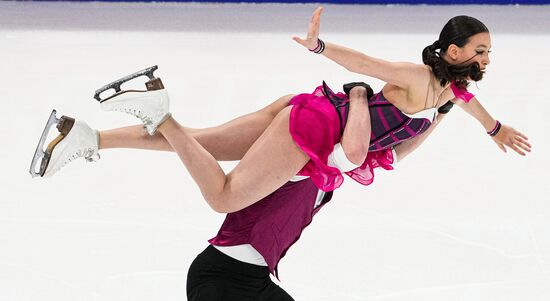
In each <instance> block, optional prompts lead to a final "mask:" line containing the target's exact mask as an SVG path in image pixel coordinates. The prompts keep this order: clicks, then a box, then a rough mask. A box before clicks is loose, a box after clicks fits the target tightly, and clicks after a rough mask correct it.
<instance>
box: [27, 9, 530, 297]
mask: <svg viewBox="0 0 550 301" xmlns="http://www.w3.org/2000/svg"><path fill="white" fill-rule="evenodd" d="M321 12H322V8H319V9H317V10H316V11H315V12H314V15H313V18H312V21H311V22H310V26H309V31H308V36H307V38H306V39H300V38H297V37H296V38H295V40H296V41H297V42H298V43H300V44H301V45H303V46H306V47H307V48H308V49H310V50H312V51H314V52H317V53H322V54H323V55H324V56H326V57H327V58H329V59H331V60H333V61H335V62H336V63H338V64H340V65H342V66H344V67H345V68H347V69H348V70H350V71H353V72H356V73H360V74H364V75H368V76H373V77H376V78H379V79H381V80H384V81H386V82H387V84H386V85H385V86H384V88H383V89H382V91H381V92H379V93H378V94H376V95H374V96H372V97H367V95H368V94H369V91H368V87H365V86H364V85H361V84H356V85H351V86H348V90H349V92H348V94H349V97H347V96H346V95H344V94H342V93H333V92H332V91H331V90H330V89H329V88H328V87H327V86H320V87H318V88H316V89H315V91H314V92H313V93H311V94H300V95H296V96H285V97H282V98H280V99H279V100H277V101H275V102H274V103H272V104H271V105H269V106H268V107H266V108H264V109H262V110H260V111H258V112H255V113H252V114H249V115H245V116H243V117H240V118H238V119H236V120H233V121H231V122H229V123H227V124H224V125H221V126H219V127H215V128H210V129H202V130H194V129H188V128H184V127H182V126H181V125H179V124H178V123H177V122H176V120H175V119H174V118H172V117H171V116H170V113H169V110H168V97H167V94H166V91H165V89H164V87H163V86H162V83H161V82H160V80H159V79H157V78H154V77H152V71H151V72H150V74H148V75H150V77H151V78H152V79H151V81H150V82H148V83H147V89H148V90H147V91H141V92H140V91H120V83H121V82H123V81H125V80H128V78H126V79H122V80H121V81H119V82H117V83H115V85H114V86H113V85H111V86H109V87H107V88H110V87H114V88H115V90H116V91H117V93H116V94H115V95H113V96H112V97H109V98H107V99H100V98H99V97H98V99H99V100H100V101H102V107H103V109H105V110H118V111H125V112H128V113H131V114H133V115H136V116H138V117H140V118H141V119H142V120H143V122H144V125H145V127H146V128H147V131H148V133H149V135H152V136H146V135H144V134H143V133H142V132H141V129H139V127H136V126H134V127H128V128H122V129H115V130H111V131H104V132H101V133H97V132H96V131H93V130H91V129H90V128H89V127H88V126H87V125H86V124H84V123H82V122H79V121H76V122H75V121H74V120H72V119H70V118H67V117H62V118H61V119H60V120H58V119H56V118H54V119H52V120H54V121H55V123H57V125H58V128H59V130H60V131H61V135H60V136H59V137H58V138H57V139H55V140H54V141H52V143H50V145H49V147H48V149H47V150H46V152H45V158H44V159H42V161H41V168H40V171H39V173H38V174H41V175H48V174H50V175H51V174H53V173H54V172H56V171H57V170H58V169H59V168H60V167H61V166H62V165H63V164H64V163H65V162H66V161H70V160H72V159H74V158H76V157H78V156H83V157H85V158H87V159H90V160H93V159H94V158H95V157H96V156H97V153H98V151H97V150H98V149H99V148H103V149H106V148H114V147H126V148H142V149H158V150H173V151H175V152H176V153H177V154H178V156H179V157H180V159H181V161H182V162H183V163H184V165H185V166H186V168H187V169H188V171H189V172H190V174H191V175H192V177H193V179H194V180H195V181H196V182H197V184H198V186H199V188H200V190H201V192H202V194H203V196H204V198H205V200H206V201H207V203H208V204H209V205H210V206H211V207H212V208H213V209H214V210H215V211H217V212H224V213H228V215H227V217H226V220H225V221H224V224H223V225H222V227H221V229H220V231H219V232H218V235H217V236H216V237H214V238H213V239H211V240H210V243H211V246H209V247H208V248H207V249H206V250H205V251H204V252H203V253H201V254H200V255H199V256H198V257H197V258H196V259H195V261H194V262H193V264H192V265H191V267H190V270H189V275H188V287H187V290H188V297H189V299H190V300H292V298H291V297H290V296H289V295H288V294H287V293H286V292H284V290H282V289H281V288H279V287H278V286H276V285H275V284H274V283H273V282H272V281H271V280H270V278H269V273H270V272H271V273H274V274H275V275H276V274H277V272H276V271H277V269H276V267H277V263H278V262H279V260H280V259H281V258H282V257H283V256H284V255H285V253H286V251H287V250H288V248H290V246H291V245H292V244H293V243H294V242H296V241H297V240H298V239H299V237H300V234H301V232H302V231H303V229H304V228H305V227H306V226H307V225H309V223H310V222H311V220H312V217H313V215H314V214H316V213H317V212H318V211H319V209H320V208H321V207H323V206H324V205H325V204H326V203H327V202H328V201H329V200H330V198H331V196H332V190H334V189H335V188H337V187H339V186H340V185H341V183H342V172H346V173H347V174H348V175H349V176H350V177H352V178H353V179H354V180H356V181H358V182H360V183H362V184H365V185H368V184H370V183H371V182H372V179H373V176H374V175H373V169H374V168H376V167H383V168H386V169H391V164H392V163H393V162H394V160H401V159H403V158H404V157H405V156H406V155H408V154H409V153H411V152H412V151H413V150H414V149H416V148H417V147H418V146H419V145H420V144H421V143H422V142H423V141H424V140H425V139H426V138H427V137H428V135H429V134H430V133H431V132H433V130H434V129H435V128H436V125H437V124H438V123H439V122H440V121H441V120H442V119H443V116H444V115H443V114H444V113H446V112H448V110H449V109H450V107H451V106H452V104H453V103H457V104H459V106H460V107H461V108H463V109H464V110H465V111H466V112H468V113H469V114H471V115H472V116H474V117H475V118H476V119H477V120H478V121H479V122H480V123H481V124H482V125H483V126H484V127H485V128H486V130H487V133H488V134H489V135H490V136H491V137H492V138H493V139H494V141H495V142H496V143H497V145H498V146H499V147H500V148H501V149H502V150H503V151H506V147H509V148H512V149H513V150H515V151H516V152H518V153H519V154H520V155H525V152H528V151H530V148H531V146H530V144H529V143H528V142H527V137H525V136H524V135H523V134H521V133H519V132H518V131H516V130H514V129H513V128H511V127H509V126H506V125H503V124H501V123H500V122H498V121H496V120H494V119H493V118H492V117H491V116H490V115H489V114H488V112H487V111H486V110H484V109H483V107H482V106H481V104H480V103H479V102H478V101H477V99H476V98H475V97H474V96H473V95H471V94H470V93H468V92H467V91H466V86H467V82H468V81H470V80H474V81H477V80H480V79H481V78H482V75H483V71H484V70H485V68H486V67H487V65H488V64H489V63H490V60H489V57H488V54H489V49H490V45H491V43H490V35H489V32H488V30H487V28H486V27H485V26H484V25H483V24H482V23H481V22H480V21H478V20H476V19H474V18H471V17H466V16H459V17H455V18H452V19H451V20H450V21H449V22H448V23H447V24H446V25H445V26H444V28H443V30H442V31H441V34H440V36H439V39H438V40H437V41H436V42H434V43H433V44H432V45H429V46H427V47H426V48H425V49H424V51H423V60H424V65H417V64H412V63H392V62H387V61H383V60H380V59H376V58H372V57H370V56H368V55H365V54H362V53H360V52H357V51H354V50H351V49H348V48H345V47H342V46H338V45H335V44H330V43H324V42H323V41H321V40H319V39H318V32H319V21H320V14H321ZM361 86H363V87H361ZM367 99H368V100H367ZM449 101H450V102H449ZM348 105H349V109H348V107H347V106H348ZM434 110H438V111H439V114H436V113H434V114H432V112H431V111H434ZM425 111H430V114H429V116H430V118H424V117H419V116H418V115H417V113H421V112H425ZM52 115H53V116H54V117H55V114H52ZM434 116H435V117H434ZM52 123H53V122H52ZM41 141H43V139H42V140H41ZM39 147H40V146H39ZM342 149H343V150H342ZM35 158H37V157H36V156H35ZM239 159H240V160H241V161H240V162H239V164H238V165H237V166H236V167H235V169H234V170H233V171H231V172H230V173H229V174H227V175H226V174H225V173H224V172H223V170H222V169H221V168H220V167H219V165H218V163H217V161H216V160H239ZM31 173H32V171H31ZM295 175H299V176H301V178H299V179H295V180H298V181H289V180H292V178H293V176H295ZM325 192H326V193H325Z"/></svg>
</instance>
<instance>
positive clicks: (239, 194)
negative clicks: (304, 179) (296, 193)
mask: <svg viewBox="0 0 550 301" xmlns="http://www.w3.org/2000/svg"><path fill="white" fill-rule="evenodd" d="M290 109H291V107H286V108H284V109H283V110H281V111H280V112H279V114H277V116H276V117H275V118H274V119H273V121H272V122H271V124H270V125H269V126H268V127H267V128H266V129H265V131H263V133H262V134H261V135H260V137H259V138H258V139H256V141H255V142H254V143H253V144H252V146H251V147H250V149H249V150H248V151H247V152H246V154H245V155H244V156H243V158H242V159H241V161H240V162H239V164H237V166H236V167H235V169H233V170H232V171H231V172H230V173H229V174H228V175H226V174H225V173H224V171H223V170H222V169H221V167H220V166H219V164H218V162H217V161H216V159H215V157H214V156H212V155H211V154H210V153H209V152H208V150H207V149H205V148H204V147H202V146H201V144H200V143H199V142H198V141H197V140H195V139H194V138H193V135H192V133H191V131H190V130H188V129H186V128H184V127H182V126H181V125H179V124H178V122H177V121H176V120H175V119H173V118H172V117H171V118H169V119H168V120H166V121H165V122H164V123H163V124H162V125H161V126H159V128H158V131H159V132H160V133H161V134H162V135H163V136H164V137H165V138H166V140H167V141H168V143H170V145H171V146H172V148H173V149H174V150H175V151H176V152H177V153H178V156H179V157H180V159H181V161H182V162H183V164H184V165H185V167H186V168H187V170H188V171H189V173H190V174H191V176H192V177H193V179H194V180H195V182H196V183H197V184H198V186H199V188H200V190H201V192H202V194H203V196H204V198H205V200H206V201H207V202H208V204H209V205H210V206H211V207H212V208H213V209H214V210H215V211H218V212H233V211H237V210H240V209H242V208H245V207H247V206H249V205H251V204H253V203H255V202H256V201H258V200H260V199H262V198H263V197H265V196H267V195H268V194H270V193H271V192H273V191H275V190H276V189H277V188H279V187H280V186H282V185H283V184H284V183H286V182H287V181H288V180H289V179H290V178H291V177H292V176H294V175H295V174H296V173H297V172H298V171H300V169H301V168H302V167H303V166H304V165H305V164H306V163H307V161H308V160H309V157H308V156H307V155H306V154H305V153H304V152H303V151H302V150H301V149H300V148H299V147H298V146H297V145H296V144H295V143H294V141H293V140H292V137H291V135H290V132H289V120H290Z"/></svg>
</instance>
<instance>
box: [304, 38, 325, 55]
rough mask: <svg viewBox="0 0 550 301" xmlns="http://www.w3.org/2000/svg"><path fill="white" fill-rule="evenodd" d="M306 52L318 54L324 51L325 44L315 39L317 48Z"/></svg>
mask: <svg viewBox="0 0 550 301" xmlns="http://www.w3.org/2000/svg"><path fill="white" fill-rule="evenodd" d="M308 50H309V51H311V52H313V53H317V54H320V53H322V52H323V51H324V50H325V42H323V40H321V39H319V38H317V47H315V48H314V49H308Z"/></svg>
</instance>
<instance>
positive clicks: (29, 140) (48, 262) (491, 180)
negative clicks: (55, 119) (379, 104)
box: [0, 2, 550, 301]
mask: <svg viewBox="0 0 550 301" xmlns="http://www.w3.org/2000/svg"><path fill="white" fill-rule="evenodd" d="M314 8H315V6H314V5H258V4H255V5H238V4H237V5H220V4H209V5H203V4H100V3H87V4H70V3H14V2H2V3H0V59H1V66H2V69H1V72H0V104H1V106H0V112H2V114H1V117H2V126H1V127H0V141H1V147H0V167H1V170H2V172H1V173H0V300H2V301H13V300H17V301H23V300H25V301H26V300H32V301H49V300H52V301H53V300H55V301H65V300H66V301H69V300H70V301H75V300H94V301H95V300H97V301H99V300H101V301H108V300H134V301H145V300H185V299H186V297H185V283H186V275H187V269H188V267H189V265H190V263H191V262H192V260H193V259H194V258H195V256H196V255H197V254H198V253H199V252H201V251H202V250H203V249H204V248H205V247H206V245H207V242H206V241H207V239H209V238H211V237H213V236H214V235H215V234H216V232H217V230H218V228H219V226H220V225H221V222H222V220H223V218H224V216H223V215H221V214H217V213H214V212H213V211H212V210H211V209H210V208H209V207H208V206H207V205H206V203H205V202H204V201H203V200H202V197H201V195H200V192H199V190H198V189H197V187H196V185H195V184H194V183H193V182H192V180H191V178H190V176H189V174H188V173H187V171H186V170H185V168H184V167H183V165H182V164H181V163H180V161H179V159H178V158H177V156H175V155H174V154H171V153H163V152H147V151H139V150H109V151H103V152H101V155H102V159H101V160H100V161H99V162H97V163H86V162H84V160H78V161H77V162H74V163H71V164H70V165H68V166H66V167H65V168H63V169H62V170H61V171H60V172H59V173H58V174H57V175H56V176H55V177H54V178H52V179H48V180H45V179H31V177H30V175H29V174H28V172H27V170H28V168H29V165H30V161H31V157H32V155H33V152H34V149H35V147H36V143H37V142H38V138H39V136H40V134H41V132H42V130H43V127H44V124H45V122H46V120H47V117H48V115H49V114H50V112H51V110H52V109H53V108H56V109H57V110H58V111H59V112H60V114H65V115H69V116H73V117H76V118H79V119H82V120H85V121H87V122H88V123H89V124H90V125H92V126H93V127H95V128H98V129H107V128H112V127H118V126H125V125H129V124H135V123H137V120H136V119H133V118H132V117H131V116H125V115H121V114H118V113H104V112H102V111H101V110H100V108H99V105H98V103H97V102H96V101H95V100H93V99H92V96H93V92H94V91H95V90H96V89H97V88H99V87H101V86H102V85H104V84H106V83H108V82H110V81H112V80H115V79H117V78H119V77H122V76H124V75H127V74H130V73H133V72H135V71H138V70H141V69H143V68H145V67H148V66H151V65H159V70H158V71H157V72H156V75H157V76H159V77H161V78H162V79H163V81H164V84H165V86H166V87H167V89H168V91H169V93H170V96H171V108H172V112H173V115H174V116H175V117H176V118H177V119H178V120H179V121H180V122H181V123H183V124H184V125H186V126H191V127H207V126H213V125H216V124H219V123H222V122H225V121H227V120H229V119H231V118H234V117H236V116H239V115H240V114H244V113H247V112H251V111H252V110H256V109H259V108H261V107H263V106H265V105H267V104H268V103H269V102H270V101H272V100H274V99H276V98H278V97H279V96H282V95H285V94H289V93H302V92H311V91H312V90H313V89H314V87H315V86H317V85H318V84H319V83H320V82H321V80H326V81H327V82H328V83H329V84H330V85H331V86H333V87H334V88H335V89H338V88H339V87H340V86H341V84H343V83H345V82H349V81H367V82H369V83H371V84H372V85H373V86H374V87H375V90H379V89H380V88H381V87H382V84H381V83H380V82H379V81H377V80H374V79H371V78H367V77H365V76H361V75H357V74H351V73H349V72H347V71H346V70H344V69H343V68H342V67H339V66H337V65H336V64H334V63H332V62H330V61H328V60H327V59H326V58H323V57H321V56H316V55H313V54H310V53H309V52H307V51H305V49H303V48H301V47H300V46H299V45H297V44H296V43H295V42H294V41H292V40H291V37H292V36H293V35H302V36H303V35H305V31H306V28H307V23H308V21H309V18H310V15H311V12H312V11H313V10H314ZM458 14H468V15H472V16H475V17H478V18H479V19H481V20H483V21H484V22H485V23H486V25H487V26H488V27H489V29H490V30H491V31H492V43H493V49H492V50H493V53H492V54H491V59H492V64H491V65H490V67H489V69H488V72H487V74H486V79H485V80H483V81H482V82H480V83H479V84H478V85H477V87H476V86H475V85H474V86H472V89H471V90H472V92H473V93H475V94H476V95H477V96H478V98H479V99H480V101H481V102H482V103H483V104H484V106H485V107H486V108H487V109H488V110H489V112H490V113H491V114H492V115H493V116H495V117H496V118H497V119H499V120H501V121H502V122H503V123H506V124H509V125H512V126H514V127H515V128H517V129H519V130H521V131H522V132H524V133H525V134H527V135H528V136H529V138H530V141H531V143H532V144H533V152H532V153H531V154H530V155H529V156H527V157H525V158H523V157H520V156H518V155H516V154H515V153H513V152H509V153H507V154H504V153H502V152H501V151H500V150H499V149H498V148H497V147H496V145H495V144H494V143H493V142H492V140H491V139H490V138H489V137H488V136H487V135H486V134H485V132H484V130H483V128H482V127H481V126H480V125H479V124H478V123H477V122H476V121H475V120H474V119H472V118H471V117H469V116H467V115H466V114H465V113H464V112H462V111H460V109H459V108H454V109H453V111H451V113H450V114H449V116H448V117H447V118H446V120H445V121H444V123H442V125H441V127H440V128H439V129H438V130H437V131H436V132H435V133H434V134H433V136H432V137H431V138H430V139H429V140H428V141H427V142H426V143H425V145H423V146H422V147H421V148H420V149H419V150H418V151H417V152H416V153H415V154H413V155H411V156H410V158H407V159H406V160H405V161H403V162H402V163H401V164H399V165H398V166H397V168H396V170H395V171H391V172H381V171H379V172H378V173H377V176H376V179H375V183H374V184H373V185H371V186H368V187H362V186H360V185H358V184H357V183H354V182H353V181H352V180H351V179H349V178H347V179H346V181H345V183H344V185H343V187H341V188H340V189H339V190H338V191H336V192H335V195H334V198H333V201H332V202H331V203H330V204H329V205H327V206H326V207H325V208H324V209H323V210H322V211H321V212H320V213H319V214H318V215H317V216H316V218H315V220H314V223H313V224H312V225H311V226H310V227H309V228H307V229H306V230H305V232H304V233H303V235H302V238H301V240H300V241H299V243H297V244H296V245H295V246H294V247H293V248H291V249H290V251H289V252H288V254H287V256H286V257H285V258H284V259H283V260H282V261H281V264H280V266H279V270H280V278H281V280H282V283H281V286H282V287H283V288H284V289H285V290H287V291H288V292H289V293H290V294H291V295H292V296H294V298H295V299H296V300H391V301H398V300H399V301H400V300H423V301H429V300H446V301H452V300H483V301H488V300H499V301H501V300H522V301H523V300H529V301H543V300H544V301H547V300H550V234H549V233H548V231H549V229H550V197H549V193H550V189H549V184H548V175H547V170H548V168H549V167H550V166H549V159H548V154H549V151H550V149H549V147H550V143H549V130H550V125H549V121H548V115H549V114H550V97H549V96H548V85H549V83H550V82H549V81H548V78H549V77H548V75H549V74H550V59H549V58H548V56H549V54H550V38H549V35H550V7H549V6H539V7H518V6H506V7H495V6H443V7H442V6H439V7H433V6H413V7H410V6H336V5H327V6H326V7H325V13H324V15H323V19H322V28H321V37H322V38H324V39H325V40H326V41H330V42H334V43H338V44H343V45H346V46H349V47H352V48H355V49H358V50H361V51H364V52H366V53H368V54H370V55H373V56H376V57H381V58H385V59H388V60H393V61H412V62H418V63H420V62H421V55H420V53H421V50H422V49H423V48H424V47H425V46H426V45H428V44H431V43H432V42H433V41H434V40H435V39H437V36H438V34H439V31H440V29H441V28H442V26H443V25H444V23H445V22H446V20H448V19H449V18H450V17H452V16H455V15H458ZM228 143H231V142H230V141H228ZM232 166H233V163H225V164H224V167H225V168H227V170H229V169H230V168H231V167H232Z"/></svg>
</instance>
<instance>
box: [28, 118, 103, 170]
mask: <svg viewBox="0 0 550 301" xmlns="http://www.w3.org/2000/svg"><path fill="white" fill-rule="evenodd" d="M54 125H55V126H56V128H57V130H58V131H59V134H58V135H57V137H55V138H54V139H53V140H52V141H51V142H50V143H49V144H48V145H47V146H46V147H45V142H46V139H47V137H48V134H49V132H50V130H53V127H54ZM98 146H99V134H98V132H97V131H96V130H93V129H92V128H90V126H88V125H87V124H86V123H85V122H82V121H78V120H75V119H74V118H71V117H68V116H61V118H57V117H56V111H55V110H53V111H52V113H51V114H50V117H49V118H48V122H47V123H46V126H45V127H44V131H43V132H42V136H41V137H40V140H39V142H38V146H37V147H36V151H35V153H34V156H33V160H32V162H31V168H30V170H29V172H30V174H31V175H32V177H50V176H52V175H53V174H55V173H56V172H57V171H58V170H59V169H61V168H62V167H63V166H65V165H66V164H68V163H70V162H71V161H73V160H75V159H77V158H79V157H84V159H86V161H97V160H98V159H99V153H98V150H99V147H98Z"/></svg>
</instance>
